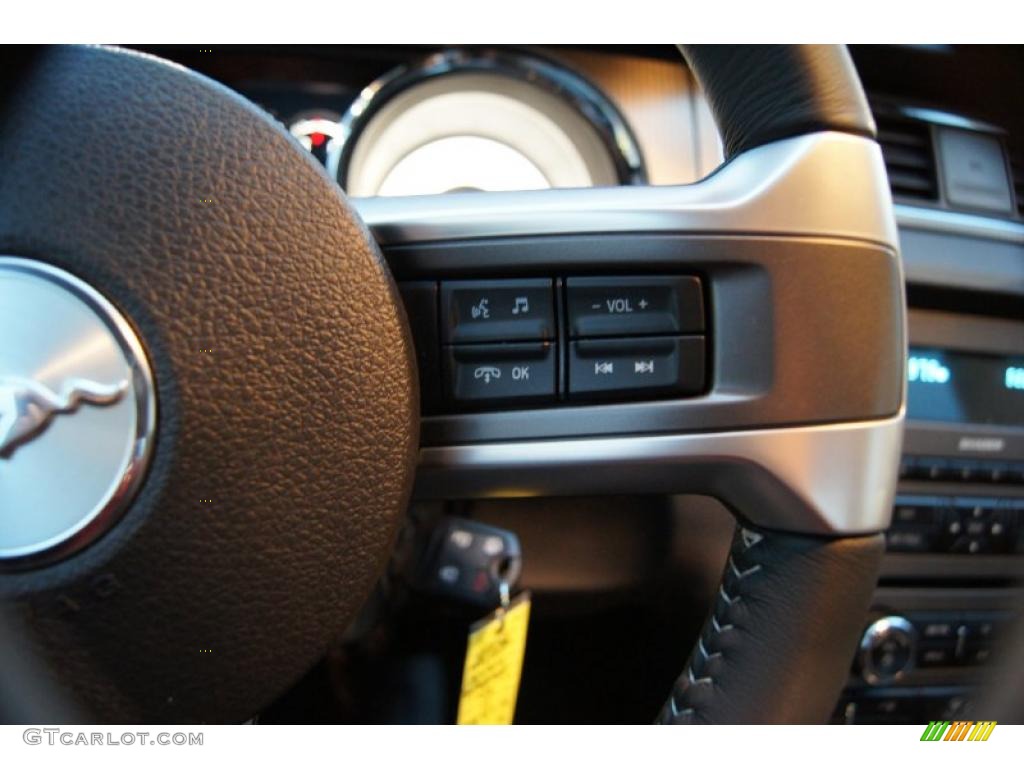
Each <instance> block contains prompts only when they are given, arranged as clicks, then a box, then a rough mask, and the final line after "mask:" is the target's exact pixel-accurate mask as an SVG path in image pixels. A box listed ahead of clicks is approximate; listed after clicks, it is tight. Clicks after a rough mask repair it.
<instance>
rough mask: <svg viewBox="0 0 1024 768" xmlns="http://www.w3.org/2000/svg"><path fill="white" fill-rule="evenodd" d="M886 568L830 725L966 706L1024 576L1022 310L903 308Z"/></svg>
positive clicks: (943, 716) (944, 712)
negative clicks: (899, 442)
mask: <svg viewBox="0 0 1024 768" xmlns="http://www.w3.org/2000/svg"><path fill="white" fill-rule="evenodd" d="M909 330H910V355H909V358H908V366H907V377H908V384H907V428H906V433H905V437H904V444H903V459H902V464H901V468H900V483H899V490H898V495H897V497H896V503H895V507H894V510H893V523H892V528H891V529H890V530H889V532H888V534H887V549H888V554H887V555H886V559H885V563H884V566H883V571H882V577H881V579H880V582H879V586H878V589H877V591H876V593H875V597H874V601H873V605H872V609H871V613H870V615H869V616H868V617H867V618H866V620H865V627H864V634H863V637H862V640H861V644H860V648H859V649H858V653H857V658H856V659H855V660H854V664H853V668H852V674H851V678H850V683H849V685H848V687H847V690H846V692H845V693H844V696H843V699H842V700H841V702H840V705H839V707H838V709H837V711H836V713H835V717H834V719H835V721H836V722H846V723H894V722H906V723H919V722H922V721H924V722H927V721H928V720H933V719H939V720H949V719H960V718H962V716H965V715H967V714H969V711H970V707H971V706H972V693H973V691H974V689H975V686H976V685H977V684H978V683H979V682H980V681H981V679H982V676H983V675H984V672H985V667H986V665H987V664H988V663H989V662H991V661H992V660H993V658H994V657H995V656H997V655H998V654H999V653H1000V642H1001V640H1004V639H1006V634H1007V629H1008V625H1009V623H1010V622H1011V621H1012V620H1013V619H1015V618H1016V616H1017V609H1018V608H1019V606H1020V602H1021V592H1020V590H1019V588H1018V586H1017V584H1018V583H1019V580H1020V578H1021V576H1024V321H1019V320H1018V321H1015V320H1008V319H997V318H989V317H981V316H976V315H962V314H953V313H945V312H936V311H924V310H912V311H911V312H910V317H909Z"/></svg>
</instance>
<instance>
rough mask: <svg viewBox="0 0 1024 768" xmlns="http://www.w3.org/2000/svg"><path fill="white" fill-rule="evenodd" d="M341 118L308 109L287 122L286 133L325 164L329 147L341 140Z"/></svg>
mask: <svg viewBox="0 0 1024 768" xmlns="http://www.w3.org/2000/svg"><path fill="white" fill-rule="evenodd" d="M340 120H341V116H340V115H338V114H337V113H335V112H330V111H328V110H324V109H309V110H305V111H303V112H300V113H299V114H297V115H295V116H294V117H293V118H292V119H291V120H289V121H288V132H289V133H290V134H291V135H292V136H294V137H295V138H296V139H298V140H299V143H300V144H301V145H302V146H303V147H305V148H306V150H307V151H309V152H311V153H312V155H313V157H315V158H316V159H317V160H318V161H320V162H321V163H323V164H324V165H326V164H327V156H328V153H329V152H330V150H331V145H332V144H333V143H334V142H335V141H338V140H339V139H341V140H342V141H343V140H344V139H343V137H342V134H343V133H344V129H343V128H342V126H341V123H340V122H339V121H340Z"/></svg>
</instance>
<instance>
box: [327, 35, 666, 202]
mask: <svg viewBox="0 0 1024 768" xmlns="http://www.w3.org/2000/svg"><path fill="white" fill-rule="evenodd" d="M340 125H341V127H342V131H343V133H344V134H345V136H344V138H339V139H337V140H335V141H333V142H331V143H330V146H329V148H328V151H327V157H328V162H327V168H328V172H330V173H333V174H334V175H335V178H337V179H338V181H339V183H340V184H341V185H342V187H344V188H345V190H346V191H347V192H348V194H349V195H352V196H354V197H372V196H395V195H427V194H441V193H446V192H467V191H509V190H525V189H547V188H552V187H594V186H618V185H621V184H641V183H644V182H645V180H646V174H645V172H644V166H643V160H642V158H641V155H640V150H639V148H638V146H637V142H636V140H635V138H634V136H633V133H632V131H631V130H630V129H629V127H628V126H627V124H626V122H625V120H624V119H623V118H622V116H621V114H620V113H619V111H618V110H617V108H616V107H615V106H614V105H613V104H612V103H611V102H610V101H609V100H608V99H607V98H606V97H605V96H604V95H603V94H602V93H601V92H600V91H599V90H598V89H597V88H596V87H595V86H594V85H592V84H590V83H589V82H587V81H586V80H584V79H583V78H581V77H579V76H578V75H576V74H575V73H573V72H570V71H568V70H566V69H565V68H563V67H561V66H559V65H557V64H553V63H550V62H547V61H545V60H542V59H538V58H533V57H528V56H520V55H510V54H506V53H475V52H474V53H470V52H464V51H446V52H444V53H439V54H435V55H434V56H431V57H430V58H428V59H426V60H425V61H423V62H421V63H419V64H416V65H413V66H403V67H399V68H398V69H396V70H393V71H392V72H390V73H388V74H387V75H385V76H384V77H382V78H380V79H379V80H377V81H376V82H374V83H371V84H370V85H368V86H366V87H365V88H364V89H363V90H362V92H361V93H360V94H359V96H358V98H357V99H356V100H355V101H354V102H353V103H352V105H351V106H350V107H349V109H348V111H347V112H346V113H345V114H344V115H343V116H342V118H341V121H340Z"/></svg>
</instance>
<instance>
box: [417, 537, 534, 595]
mask: <svg viewBox="0 0 1024 768" xmlns="http://www.w3.org/2000/svg"><path fill="white" fill-rule="evenodd" d="M418 570H419V573H418V578H417V579H416V586H418V587H420V588H421V589H423V590H424V591H427V592H430V593H432V594H435V595H439V596H442V597H446V598H449V599H452V600H456V601H459V602H463V603H471V604H473V605H479V606H483V607H486V608H492V607H494V606H497V605H499V604H500V603H501V601H502V593H503V592H504V594H505V595H506V599H507V595H508V593H509V592H510V591H511V590H513V589H514V588H515V586H516V583H517V582H518V580H519V576H520V573H521V572H522V550H521V548H520V546H519V537H517V536H516V535H515V534H514V533H512V532H511V531H508V530H505V529H504V528H496V527H495V526H492V525H485V524H484V523H478V522H476V521H474V520H467V519H465V518H459V517H446V518H442V519H441V520H440V521H439V522H438V524H437V527H436V528H435V529H434V531H433V534H432V536H431V539H430V544H429V545H428V547H427V551H426V556H425V557H424V558H423V559H422V560H421V562H420V567H419V569H418Z"/></svg>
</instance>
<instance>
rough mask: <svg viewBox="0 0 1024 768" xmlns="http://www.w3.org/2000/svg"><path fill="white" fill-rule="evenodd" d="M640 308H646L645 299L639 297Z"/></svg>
mask: <svg viewBox="0 0 1024 768" xmlns="http://www.w3.org/2000/svg"><path fill="white" fill-rule="evenodd" d="M640 309H647V299H640Z"/></svg>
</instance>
